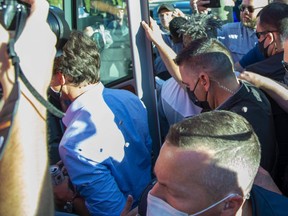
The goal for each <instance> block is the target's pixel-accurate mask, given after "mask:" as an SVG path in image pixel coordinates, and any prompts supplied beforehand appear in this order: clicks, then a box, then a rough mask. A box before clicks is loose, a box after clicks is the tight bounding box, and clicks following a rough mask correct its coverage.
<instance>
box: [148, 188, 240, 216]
mask: <svg viewBox="0 0 288 216" xmlns="http://www.w3.org/2000/svg"><path fill="white" fill-rule="evenodd" d="M235 196H238V195H237V194H229V195H228V196H226V197H225V198H223V199H222V200H220V201H218V202H216V203H214V204H212V205H210V206H209V207H207V208H205V209H203V210H202V211H199V212H197V213H195V214H192V215H189V214H187V213H184V212H181V211H179V210H177V209H175V208H173V207H172V206H170V205H169V204H168V203H166V202H164V201H163V200H162V199H159V198H158V197H155V196H153V195H151V194H150V192H149V193H148V197H147V216H154V215H161V216H197V215H200V214H203V213H204V212H206V211H208V210H209V209H211V208H213V207H215V206H217V205H218V204H220V203H221V202H223V201H225V200H226V199H228V198H230V197H235Z"/></svg>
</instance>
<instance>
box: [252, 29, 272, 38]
mask: <svg viewBox="0 0 288 216" xmlns="http://www.w3.org/2000/svg"><path fill="white" fill-rule="evenodd" d="M270 32H277V31H262V32H256V33H255V34H256V37H257V38H258V39H259V38H260V37H261V35H266V34H268V33H270Z"/></svg>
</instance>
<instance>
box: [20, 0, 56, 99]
mask: <svg viewBox="0 0 288 216" xmlns="http://www.w3.org/2000/svg"><path fill="white" fill-rule="evenodd" d="M23 2H26V3H29V4H31V13H30V16H29V17H28V19H27V21H26V25H25V28H24V30H23V32H22V34H21V35H20V37H19V39H18V40H17V42H16V44H15V50H16V53H17V54H18V56H19V59H20V66H21V69H22V71H23V73H24V74H25V76H26V77H27V79H28V80H29V81H30V82H31V84H32V85H33V86H34V88H36V90H37V91H38V92H39V93H42V94H46V91H47V87H48V85H49V83H50V80H51V76H52V73H51V72H52V67H53V60H54V57H55V54H56V48H55V44H56V35H55V34H54V33H53V32H52V30H51V28H50V26H49V24H48V23H47V17H48V12H49V3H48V2H47V1H45V0H23Z"/></svg>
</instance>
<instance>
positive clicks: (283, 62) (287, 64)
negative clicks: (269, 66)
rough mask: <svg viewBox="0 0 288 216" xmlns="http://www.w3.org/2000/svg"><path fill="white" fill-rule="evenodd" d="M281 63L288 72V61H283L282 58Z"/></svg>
mask: <svg viewBox="0 0 288 216" xmlns="http://www.w3.org/2000/svg"><path fill="white" fill-rule="evenodd" d="M282 65H283V67H284V68H285V70H286V72H287V73H288V62H285V61H284V60H282Z"/></svg>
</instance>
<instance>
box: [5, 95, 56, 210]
mask: <svg viewBox="0 0 288 216" xmlns="http://www.w3.org/2000/svg"><path fill="white" fill-rule="evenodd" d="M38 109H42V110H40V112H42V113H43V108H41V107H39V106H38ZM47 158H48V157H47V149H46V124H45V121H43V119H41V118H40V117H39V115H38V113H37V112H35V109H34V108H33V107H32V106H31V104H30V103H29V102H28V101H27V100H26V99H25V98H24V97H23V96H21V98H20V102H19V107H18V112H17V114H16V117H15V120H14V123H13V128H12V133H11V137H10V140H9V143H8V145H7V148H6V150H5V153H4V156H3V159H2V160H1V161H0V176H1V184H0V191H1V196H0V197H1V198H0V215H53V214H54V213H53V211H54V210H53V209H54V206H53V199H52V188H51V182H50V176H49V175H48V169H47V166H48V160H47Z"/></svg>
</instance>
